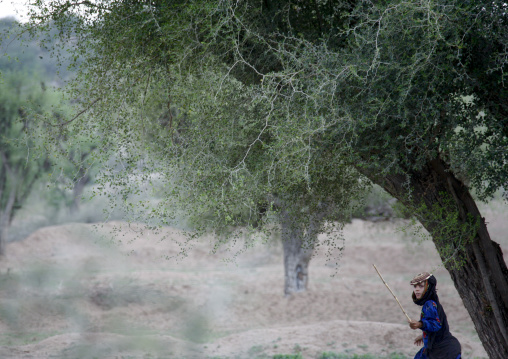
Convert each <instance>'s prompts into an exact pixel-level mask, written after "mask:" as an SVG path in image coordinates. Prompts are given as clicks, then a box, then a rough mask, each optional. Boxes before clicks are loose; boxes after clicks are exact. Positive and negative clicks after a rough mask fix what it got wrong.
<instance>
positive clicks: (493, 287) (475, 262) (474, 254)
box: [359, 159, 508, 359]
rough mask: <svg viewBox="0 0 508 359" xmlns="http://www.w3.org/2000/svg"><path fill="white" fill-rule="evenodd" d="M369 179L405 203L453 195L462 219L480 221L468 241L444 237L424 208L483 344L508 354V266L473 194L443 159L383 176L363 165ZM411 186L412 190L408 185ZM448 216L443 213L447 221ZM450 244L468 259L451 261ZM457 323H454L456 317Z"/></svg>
mask: <svg viewBox="0 0 508 359" xmlns="http://www.w3.org/2000/svg"><path fill="white" fill-rule="evenodd" d="M359 171H360V172H362V173H363V174H364V175H366V176H367V177H368V178H369V179H370V180H371V181H373V182H374V183H377V184H379V185H380V186H382V187H383V188H384V189H385V190H386V191H387V192H389V193H390V194H391V195H392V196H394V197H395V198H397V199H398V200H399V201H401V202H402V203H403V204H404V205H405V206H406V207H407V208H410V209H411V208H412V209H415V208H422V205H425V207H424V208H428V209H429V211H430V209H432V210H433V211H434V212H436V210H438V213H439V210H442V212H441V213H443V215H445V214H446V211H448V210H449V208H450V199H451V203H453V205H454V207H455V209H456V210H457V211H458V214H459V219H460V220H459V222H460V223H461V224H463V225H467V224H468V223H471V221H472V220H473V221H476V223H477V226H476V227H474V228H475V230H474V232H473V235H472V237H473V238H471V239H470V240H469V241H464V243H457V241H456V238H454V235H453V234H452V235H448V237H447V238H446V237H445V238H443V232H442V231H441V229H442V228H441V227H440V226H441V225H442V224H441V223H439V221H436V220H435V218H434V219H430V217H429V216H426V215H425V214H424V213H423V215H422V216H418V217H419V218H418V219H419V221H420V223H421V224H422V225H423V226H424V227H425V228H426V229H427V230H428V232H429V233H430V234H431V235H432V238H433V242H434V244H435V245H436V249H437V250H438V252H439V254H440V256H441V259H442V261H443V263H444V266H445V268H446V269H447V270H448V272H449V273H450V276H451V278H452V280H453V282H454V285H455V288H456V289H457V291H458V293H459V295H460V297H461V298H462V302H463V303H464V306H465V307H466V309H467V311H468V312H469V315H470V316H471V319H472V320H473V323H474V325H475V328H476V331H477V333H478V336H479V337H480V340H481V341H482V344H483V347H484V348H485V350H486V351H487V353H488V355H489V357H490V358H493V359H494V358H495V359H506V358H508V335H507V328H508V280H507V278H508V269H507V267H506V263H505V261H504V259H503V253H502V252H501V248H500V246H499V244H498V243H496V242H494V241H492V240H491V239H490V236H489V233H488V231H487V226H486V223H485V219H484V218H482V217H481V214H480V211H479V210H478V208H477V206H476V203H475V201H474V199H473V198H472V197H471V194H470V193H469V190H468V189H467V188H466V186H465V185H464V184H463V183H462V182H461V181H459V180H458V179H457V178H456V177H455V176H454V175H453V173H452V172H451V171H450V170H449V168H448V167H447V165H446V164H445V163H444V162H443V161H442V160H441V159H434V160H432V161H429V162H428V163H426V165H425V166H423V167H422V168H421V169H420V170H419V171H407V173H405V174H395V175H386V176H380V175H379V174H378V173H377V172H376V171H374V170H370V169H366V168H359ZM408 189H409V190H410V191H408ZM444 220H445V218H444V217H443V221H444ZM450 246H452V247H453V248H455V254H456V255H457V256H461V258H462V259H463V260H464V262H463V264H462V265H460V266H457V265H454V263H453V261H452V262H451V261H449V249H450ZM452 327H453V323H452Z"/></svg>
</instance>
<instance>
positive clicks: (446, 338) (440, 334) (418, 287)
mask: <svg viewBox="0 0 508 359" xmlns="http://www.w3.org/2000/svg"><path fill="white" fill-rule="evenodd" d="M436 284H437V281H436V278H435V277H434V276H433V275H432V274H429V273H427V272H424V273H420V274H418V275H417V276H415V277H414V278H413V280H412V281H411V285H412V286H413V287H414V290H413V302H415V303H416V304H418V305H420V306H421V307H422V312H421V315H420V320H419V321H416V320H411V321H410V322H409V327H410V328H411V329H413V330H416V329H421V330H422V335H420V336H418V337H417V338H416V339H415V345H422V343H423V348H422V349H420V351H419V352H418V353H416V355H415V358H414V359H459V358H461V355H460V354H461V352H460V343H459V341H458V340H457V339H456V338H455V337H454V336H453V335H451V334H450V330H449V328H448V320H447V319H446V314H445V312H444V310H443V306H442V305H441V304H440V303H439V298H438V296H437V293H436Z"/></svg>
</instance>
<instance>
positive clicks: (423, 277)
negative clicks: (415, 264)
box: [409, 272, 432, 285]
mask: <svg viewBox="0 0 508 359" xmlns="http://www.w3.org/2000/svg"><path fill="white" fill-rule="evenodd" d="M431 275H432V274H430V273H429V272H423V273H419V274H417V275H415V276H414V278H413V279H412V280H411V282H409V283H410V284H411V285H415V284H416V283H420V282H423V281H424V280H427V279H429V278H430V276H431Z"/></svg>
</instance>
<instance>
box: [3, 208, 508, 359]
mask: <svg viewBox="0 0 508 359" xmlns="http://www.w3.org/2000/svg"><path fill="white" fill-rule="evenodd" d="M489 215H490V217H488V218H492V219H491V221H492V223H491V224H489V229H490V231H491V234H492V236H493V239H495V240H496V241H498V242H500V243H501V245H502V247H503V250H504V253H508V241H507V240H506V238H501V236H502V235H503V233H506V229H507V228H506V227H505V226H507V224H505V222H506V220H505V218H503V217H502V216H501V215H497V214H496V213H494V212H493V213H489ZM119 227H121V228H120V229H119ZM114 228H116V229H117V230H118V233H119V235H118V236H116V237H115V238H114V239H112V238H111V236H110V235H109V234H108V233H111V231H112V230H113V229H114ZM396 230H397V225H396V224H394V223H392V222H381V223H370V222H364V221H360V220H354V221H353V222H352V223H351V224H349V225H347V226H346V228H345V230H344V237H345V243H344V244H345V247H344V250H343V255H342V257H341V258H340V260H339V261H338V263H339V266H338V267H336V266H335V265H334V263H335V262H336V261H334V260H333V259H332V260H327V255H326V254H327V251H326V250H322V251H321V252H319V253H317V255H316V257H315V258H314V259H313V260H312V261H311V265H310V282H309V288H308V291H307V292H305V293H301V294H297V295H292V296H289V297H284V296H283V282H284V278H283V265H282V249H281V245H280V243H278V242H277V241H275V240H274V241H273V242H272V243H267V244H261V243H259V244H257V245H255V246H254V247H253V248H251V249H249V250H248V251H247V252H246V253H244V254H242V255H240V256H238V258H237V260H236V263H227V261H224V259H227V258H231V252H228V251H219V253H217V254H215V255H211V254H210V253H209V252H210V239H206V238H205V239H202V240H200V241H199V242H196V243H195V245H194V246H193V248H192V249H191V250H189V251H188V253H187V254H188V256H187V257H186V258H184V259H181V260H175V259H167V258H166V257H171V256H173V255H175V254H176V253H178V251H179V248H180V247H179V245H178V243H176V242H178V241H180V242H182V241H184V240H185V238H184V237H183V235H182V233H180V232H179V231H178V230H173V229H166V230H165V231H164V233H163V234H164V235H165V238H164V239H162V235H156V234H153V233H149V232H145V233H143V234H142V235H140V232H139V228H136V227H135V226H130V228H129V226H128V225H127V224H125V223H121V222H116V223H108V224H105V225H103V226H100V227H99V228H98V232H99V233H101V234H103V236H99V235H98V234H97V233H96V232H95V231H94V229H93V226H92V225H84V224H68V225H64V226H56V227H46V228H43V229H40V230H38V231H37V232H35V233H33V234H32V235H30V236H29V237H28V238H27V239H25V240H23V241H20V242H15V243H10V244H9V245H8V247H7V256H6V257H5V258H2V259H1V261H0V283H1V285H0V295H1V298H2V307H1V309H0V344H1V345H2V346H1V347H0V357H1V358H231V359H232V358H272V356H273V355H274V354H292V353H298V352H300V353H301V354H302V356H303V358H318V357H319V355H320V354H321V353H323V352H334V353H349V354H366V353H371V354H374V357H375V358H377V357H382V356H384V355H388V354H390V353H400V354H401V355H402V356H401V357H408V358H409V357H412V356H413V355H414V353H415V352H416V351H417V350H418V348H417V347H415V346H414V345H413V339H414V337H416V335H417V334H418V333H417V332H414V331H412V330H410V329H409V328H408V326H407V324H406V323H405V317H404V315H403V314H402V312H401V311H400V309H399V307H398V305H397V303H396V302H395V301H394V299H393V297H392V296H391V295H390V293H389V292H388V291H387V289H386V287H385V286H384V285H383V283H382V282H381V281H380V280H379V278H378V276H377V274H376V273H375V271H374V269H373V268H372V263H375V264H376V265H377V267H378V268H379V270H380V271H381V273H382V274H383V276H384V277H385V279H386V280H387V282H388V283H389V284H390V286H391V288H392V289H393V290H394V292H395V293H396V294H397V295H398V298H399V300H400V301H401V303H402V305H403V306H404V307H405V308H406V310H407V311H408V313H409V315H410V316H412V317H414V318H417V317H418V316H419V307H417V306H415V305H414V304H413V303H412V301H411V299H410V294H411V287H410V286H409V284H408V282H409V280H410V278H411V277H412V275H413V274H415V273H417V272H420V271H423V270H427V271H430V270H432V272H433V273H434V274H435V275H436V277H437V278H438V289H439V294H440V298H441V302H442V304H443V306H444V308H445V310H446V312H447V314H448V320H449V324H450V327H451V331H452V333H453V334H454V335H455V336H456V337H457V338H458V339H459V340H460V341H461V343H462V348H463V357H464V358H486V357H487V356H486V353H485V351H484V350H483V348H482V346H481V343H480V342H479V340H478V337H477V336H476V333H475V331H474V327H473V324H472V322H471V320H470V318H469V316H468V313H467V311H466V310H465V308H464V306H463V304H462V302H461V301H460V298H459V296H458V294H457V292H456V291H455V288H454V287H453V284H452V282H451V280H450V277H449V275H448V273H447V272H446V270H444V269H443V268H442V267H440V260H439V257H438V255H437V253H436V251H435V249H434V247H433V244H432V242H430V241H425V242H423V243H420V244H418V243H417V242H415V240H414V239H411V238H409V237H407V236H405V235H403V234H402V233H400V232H397V231H396ZM136 231H138V232H136ZM496 236H497V238H496ZM321 240H322V241H325V240H326V237H325V236H322V237H321ZM175 241H176V242H175ZM335 254H336V253H335ZM505 257H506V256H505Z"/></svg>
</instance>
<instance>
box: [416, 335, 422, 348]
mask: <svg viewBox="0 0 508 359" xmlns="http://www.w3.org/2000/svg"><path fill="white" fill-rule="evenodd" d="M415 345H418V346H422V345H423V336H422V335H419V336H417V337H416V339H415Z"/></svg>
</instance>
